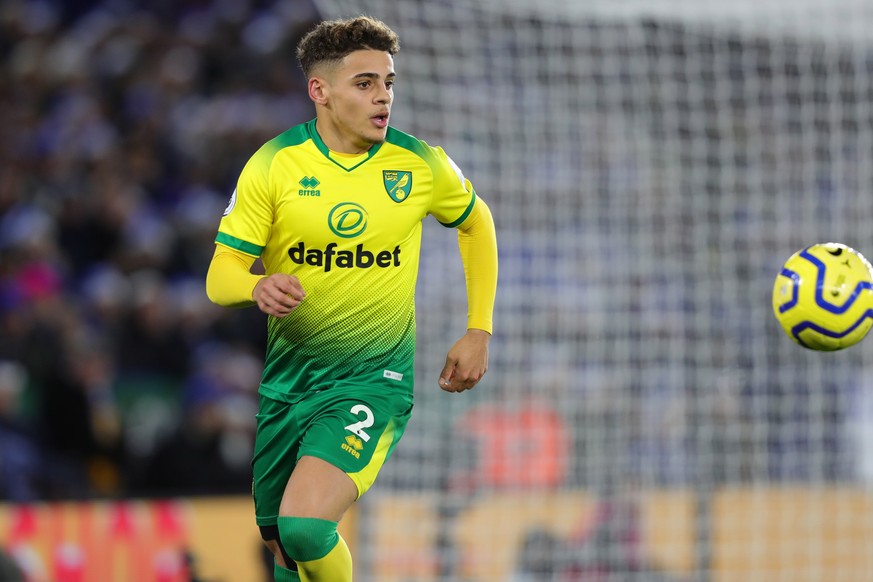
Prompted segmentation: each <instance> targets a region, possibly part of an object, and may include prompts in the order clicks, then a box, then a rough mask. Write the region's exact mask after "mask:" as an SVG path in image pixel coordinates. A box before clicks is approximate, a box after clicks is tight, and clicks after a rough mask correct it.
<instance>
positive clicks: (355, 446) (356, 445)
mask: <svg viewBox="0 0 873 582" xmlns="http://www.w3.org/2000/svg"><path fill="white" fill-rule="evenodd" d="M363 448H364V443H362V442H361V439H359V438H358V437H356V436H355V435H352V434H350V435H349V436H347V437H346V442H344V443H343V444H342V449H343V450H344V451H345V452H347V453H349V454H350V455H352V456H353V457H354V458H356V459H360V458H361V453H359V452H358V451H360V450H361V449H363Z"/></svg>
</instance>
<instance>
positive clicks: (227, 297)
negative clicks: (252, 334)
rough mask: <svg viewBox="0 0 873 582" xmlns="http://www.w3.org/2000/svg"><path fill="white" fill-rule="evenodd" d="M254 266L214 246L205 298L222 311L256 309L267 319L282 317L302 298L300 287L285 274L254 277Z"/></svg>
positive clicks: (245, 257)
mask: <svg viewBox="0 0 873 582" xmlns="http://www.w3.org/2000/svg"><path fill="white" fill-rule="evenodd" d="M254 262H255V258H254V257H252V256H251V255H247V254H245V253H242V252H240V251H236V250H234V249H231V248H229V247H225V246H223V245H215V254H213V255H212V261H211V262H210V263H209V271H208V272H207V273H206V295H207V296H208V297H209V299H210V300H211V301H212V302H213V303H216V304H218V305H221V306H223V307H249V306H252V305H257V306H258V309H260V310H261V311H263V312H264V313H266V314H267V315H272V316H274V317H285V316H286V315H288V314H289V313H291V312H292V311H293V310H294V308H295V307H297V306H298V305H300V302H301V301H303V298H304V297H306V292H305V291H304V290H303V286H302V285H301V284H300V281H299V280H298V279H297V277H295V276H294V275H288V274H286V273H274V274H272V275H269V276H263V275H255V274H254V273H252V272H251V268H252V264H254Z"/></svg>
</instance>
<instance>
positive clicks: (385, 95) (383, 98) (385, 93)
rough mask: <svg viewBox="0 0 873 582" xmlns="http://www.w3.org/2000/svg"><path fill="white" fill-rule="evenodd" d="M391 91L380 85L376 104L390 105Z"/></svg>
mask: <svg viewBox="0 0 873 582" xmlns="http://www.w3.org/2000/svg"><path fill="white" fill-rule="evenodd" d="M392 98H393V97H392V95H391V89H389V88H388V87H386V86H384V85H382V90H381V91H379V92H378V93H377V94H376V103H386V104H387V103H391V100H392Z"/></svg>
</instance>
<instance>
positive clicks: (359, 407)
mask: <svg viewBox="0 0 873 582" xmlns="http://www.w3.org/2000/svg"><path fill="white" fill-rule="evenodd" d="M362 412H363V413H364V419H363V420H359V421H358V422H353V423H352V424H350V425H348V426H347V427H346V430H350V431H352V432H353V433H355V434H356V435H358V436H359V437H361V440H362V441H364V442H367V441H369V440H370V435H368V434H367V433H366V431H364V429H365V428H369V427H371V426H373V411H372V410H370V409H369V408H368V407H367V406H364V405H363V404H355V405H354V406H352V410H351V413H352V414H354V415H355V416H358V417H359V416H360V413H362Z"/></svg>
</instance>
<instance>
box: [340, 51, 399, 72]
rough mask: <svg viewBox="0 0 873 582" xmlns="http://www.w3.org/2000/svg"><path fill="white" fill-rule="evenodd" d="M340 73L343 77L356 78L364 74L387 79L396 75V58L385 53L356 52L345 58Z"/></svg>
mask: <svg viewBox="0 0 873 582" xmlns="http://www.w3.org/2000/svg"><path fill="white" fill-rule="evenodd" d="M338 73H339V75H340V76H342V77H354V76H355V75H360V74H362V73H375V74H376V75H379V76H381V77H387V76H388V75H390V74H392V73H394V57H392V56H391V55H390V54H389V53H387V52H385V51H374V50H360V51H355V52H352V53H349V54H348V55H346V56H345V58H343V60H342V62H341V63H340V66H339V70H338Z"/></svg>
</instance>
